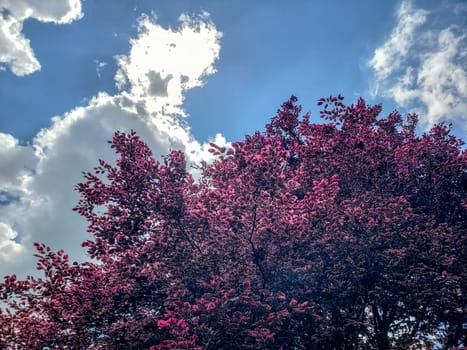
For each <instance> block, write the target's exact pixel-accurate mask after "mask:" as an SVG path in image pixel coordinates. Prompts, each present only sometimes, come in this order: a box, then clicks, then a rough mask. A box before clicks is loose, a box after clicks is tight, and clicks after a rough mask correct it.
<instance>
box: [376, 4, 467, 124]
mask: <svg viewBox="0 0 467 350" xmlns="http://www.w3.org/2000/svg"><path fill="white" fill-rule="evenodd" d="M452 13H453V15H452V16H457V17H464V16H465V15H466V14H467V10H466V8H465V7H460V6H456V7H455V11H454V9H452ZM433 17H435V14H434V13H433V12H428V11H426V10H423V9H417V8H415V7H414V6H413V4H412V2H410V1H407V0H406V1H403V2H402V3H401V4H400V6H399V9H398V11H397V23H396V26H395V28H394V29H393V31H392V33H391V35H390V36H389V37H388V39H387V40H386V42H384V43H383V45H381V46H380V47H378V48H377V49H376V50H375V51H374V55H373V57H372V58H371V59H370V60H369V65H370V67H371V68H372V69H373V71H374V74H375V82H374V86H373V90H372V92H373V96H376V95H381V96H384V97H389V98H392V99H394V100H395V102H396V103H398V104H399V105H400V106H402V107H404V108H407V109H409V110H411V111H415V112H418V113H419V115H420V121H421V123H422V126H423V127H424V128H429V127H431V126H432V125H433V124H435V123H437V122H440V121H452V122H455V123H459V124H460V126H462V127H463V128H464V129H465V130H467V113H466V111H467V66H466V64H465V62H466V59H467V36H466V34H465V32H464V31H463V30H462V29H463V28H462V27H461V26H459V25H457V24H456V23H452V24H449V25H447V26H444V27H442V28H440V27H435V26H432V25H431V22H430V20H431V19H432V18H433ZM453 19H454V20H455V17H453Z"/></svg>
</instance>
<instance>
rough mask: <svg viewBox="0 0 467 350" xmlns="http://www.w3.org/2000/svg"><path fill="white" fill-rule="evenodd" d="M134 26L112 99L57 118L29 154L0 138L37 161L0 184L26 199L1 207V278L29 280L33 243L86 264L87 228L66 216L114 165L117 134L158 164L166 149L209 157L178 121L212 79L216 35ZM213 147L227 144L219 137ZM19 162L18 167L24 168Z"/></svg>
mask: <svg viewBox="0 0 467 350" xmlns="http://www.w3.org/2000/svg"><path fill="white" fill-rule="evenodd" d="M138 24H139V35H138V37H137V38H135V39H133V40H132V41H131V49H130V53H129V54H128V56H120V57H118V63H119V65H120V67H119V70H118V73H117V75H116V81H117V82H118V83H119V84H120V85H119V86H120V91H119V92H118V93H117V94H116V95H108V94H106V93H103V92H102V93H99V94H98V95H97V96H95V97H94V98H92V99H91V100H90V101H89V102H88V104H87V105H85V106H81V107H76V108H74V109H73V110H71V111H70V112H68V113H66V114H65V115H64V116H60V117H54V118H53V119H52V125H51V127H49V128H47V129H43V130H42V131H41V132H39V133H38V134H37V135H36V137H35V138H34V140H33V144H32V147H26V148H25V149H26V151H25V149H23V148H21V147H22V146H19V145H18V143H17V141H15V139H14V138H13V137H11V136H10V135H4V134H3V135H0V142H2V140H4V141H3V142H5V143H7V144H8V145H9V146H8V147H9V149H11V151H14V152H20V153H21V152H23V151H25V152H26V153H27V152H29V153H27V154H30V153H31V152H32V151H34V161H30V160H29V158H26V159H28V161H29V163H28V164H34V167H33V171H30V172H29V173H27V172H25V171H24V170H23V168H22V167H20V166H19V165H18V166H17V167H16V168H14V169H11V171H10V172H11V173H10V172H9V173H8V174H6V175H5V179H3V178H0V188H2V186H5V184H7V183H8V181H10V180H11V179H12V178H13V179H14V180H15V181H16V183H17V187H20V188H21V189H22V191H23V192H21V193H27V195H22V196H20V197H19V199H17V200H14V201H11V202H9V203H7V204H6V205H3V206H1V205H0V222H2V223H3V224H2V225H3V226H2V227H3V228H4V230H3V231H2V232H4V233H3V234H1V233H0V247H1V244H6V246H7V247H8V249H9V250H8V252H9V253H8V254H9V255H8V257H9V261H8V263H4V264H1V265H0V275H5V274H8V273H12V272H15V273H18V274H20V275H24V274H25V273H32V272H33V271H32V269H31V268H33V267H34V266H35V264H34V260H33V258H32V257H31V256H32V254H33V252H32V251H31V247H32V243H33V242H35V241H39V242H44V243H47V244H50V245H52V246H53V247H54V248H56V249H59V248H64V249H65V250H67V251H68V252H70V253H71V257H72V258H74V259H78V260H80V259H83V258H84V257H85V255H84V250H82V249H81V248H80V243H81V242H82V241H84V240H86V239H89V237H88V236H87V234H86V223H85V221H84V220H83V219H81V218H80V217H79V216H78V215H77V214H76V213H74V212H72V211H71V208H73V207H74V206H75V205H76V203H77V200H78V194H77V193H76V192H75V191H74V190H73V188H74V186H75V185H76V184H77V183H78V182H81V181H82V180H83V178H82V173H81V172H82V171H83V170H92V168H93V167H94V166H96V165H97V161H98V159H99V158H101V159H105V160H108V161H112V160H113V159H115V155H114V154H113V151H112V150H110V148H109V146H108V144H107V141H108V140H109V139H111V137H112V135H113V133H114V132H115V131H116V130H122V131H129V130H130V129H134V130H135V131H136V132H137V133H138V134H139V135H140V136H141V137H142V139H143V140H144V141H146V142H147V143H148V144H149V145H150V147H151V149H152V150H153V151H154V153H155V154H156V156H158V155H161V154H167V153H168V152H169V150H170V149H182V150H184V151H185V152H186V153H187V156H188V160H189V161H199V160H201V159H208V157H209V156H210V153H209V152H207V148H208V147H207V146H206V144H201V143H200V142H198V141H197V140H195V139H194V138H193V136H192V134H191V132H190V128H189V127H188V126H187V125H186V123H185V122H184V121H183V120H182V119H181V118H180V117H179V116H180V115H184V114H185V113H184V111H183V105H182V104H183V100H184V94H185V92H186V90H188V89H191V88H193V87H197V86H202V84H203V80H202V79H203V77H205V76H206V75H208V74H212V73H213V72H215V69H214V67H213V64H214V62H215V61H216V59H217V58H218V57H219V51H220V43H219V39H220V36H221V33H220V32H218V31H217V29H216V28H215V26H214V25H213V24H212V23H211V22H210V21H209V19H208V18H207V17H206V16H202V17H198V18H191V17H186V16H185V17H181V25H180V28H178V29H170V28H169V29H164V28H162V27H161V26H159V25H158V24H156V23H154V22H152V21H151V20H150V19H149V18H148V17H143V18H141V19H140V20H139V23H138ZM191 50H192V51H191ZM188 52H190V55H188V54H187V53H188ZM215 141H216V142H218V143H220V144H223V143H224V144H225V139H224V138H223V137H222V136H221V135H217V136H216V139H215ZM21 154H22V153H21ZM23 157H26V156H23ZM18 158H20V157H19V156H18V157H16V159H17V160H18V164H25V163H26V161H25V160H21V161H20V159H18ZM2 169H3V168H2ZM21 174H23V175H21ZM14 175H16V176H14ZM7 180H8V181H7ZM18 184H19V185H18ZM7 190H8V188H6V190H5V191H7ZM0 204H1V201H0ZM5 225H7V226H5ZM13 228H14V229H13ZM16 233H18V235H19V237H16ZM12 237H16V241H17V242H13V241H12V240H11V238H12ZM2 242H3V243H2ZM5 242H6V243H5ZM18 242H19V245H18ZM14 244H16V245H14ZM13 248H14V249H13ZM0 249H1V248H0ZM5 249H6V248H5Z"/></svg>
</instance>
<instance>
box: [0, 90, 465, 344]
mask: <svg viewBox="0 0 467 350" xmlns="http://www.w3.org/2000/svg"><path fill="white" fill-rule="evenodd" d="M296 101H297V99H296V98H295V97H293V96H292V97H291V98H290V100H289V101H287V102H285V103H284V104H283V105H282V108H281V109H280V110H279V111H278V113H277V115H276V116H275V117H274V118H272V120H271V122H270V123H269V124H268V125H266V130H265V131H264V132H262V133H260V132H256V133H255V134H254V135H252V136H246V137H245V140H244V141H242V142H237V143H234V144H232V147H231V148H229V149H225V148H221V147H219V146H217V145H215V144H212V145H211V146H212V149H211V151H212V152H213V153H214V154H215V155H216V156H217V160H216V161H215V162H213V163H212V164H209V165H208V164H203V165H202V166H201V168H202V173H203V175H202V177H201V179H200V180H199V181H198V182H195V181H194V180H193V179H192V177H191V175H190V174H189V173H187V171H186V163H185V160H184V157H183V154H182V152H179V151H175V152H172V153H171V154H170V155H169V156H167V157H166V158H164V161H163V163H159V162H158V161H156V160H155V159H154V158H153V156H152V153H151V151H150V150H149V148H148V147H147V146H146V145H145V144H144V143H143V142H142V141H141V140H140V139H139V138H138V136H137V135H136V134H135V133H134V132H131V133H129V134H124V133H118V132H117V133H116V134H115V136H114V138H113V140H112V141H111V145H112V148H114V149H115V151H116V152H117V153H118V154H119V160H118V161H117V163H116V164H115V165H114V166H113V165H110V164H108V163H106V162H104V161H100V165H99V167H97V168H95V170H94V172H92V173H86V174H85V178H86V182H84V183H82V184H79V185H78V186H77V190H78V191H79V192H80V193H81V196H82V197H81V200H80V201H79V203H78V205H77V207H76V208H75V210H76V211H77V212H78V213H79V214H81V215H82V216H84V217H85V218H86V219H87V220H88V222H89V228H88V231H89V233H90V234H91V238H90V240H89V241H86V242H84V243H83V246H85V247H86V248H87V250H88V252H89V255H90V257H91V258H93V259H94V260H93V262H88V263H84V264H77V263H73V264H70V263H69V261H68V257H67V255H66V254H64V253H63V252H62V251H59V252H52V251H51V249H50V248H48V247H47V246H44V245H40V244H37V245H36V247H37V250H38V254H37V257H38V259H39V260H38V261H39V262H38V269H40V270H43V272H44V277H43V278H32V277H28V278H27V279H26V280H24V281H18V280H16V278H15V276H7V277H5V282H4V283H3V284H1V285H0V293H1V294H0V295H1V300H2V302H3V303H6V305H7V307H6V308H4V310H3V311H2V313H1V314H0V327H1V330H2V332H1V335H0V342H1V343H0V344H3V345H4V346H5V347H6V346H11V347H17V348H26V349H31V348H34V349H41V348H43V347H50V348H69V349H72V348H74V349H78V348H79V349H83V348H111V349H144V348H146V349H264V348H268V349H336V350H338V349H379V350H385V349H408V348H413V347H414V346H429V345H430V344H431V343H433V342H434V341H438V342H441V343H442V344H444V345H445V348H450V347H451V346H457V345H458V344H460V343H461V342H464V343H465V342H466V339H465V333H462V329H461V325H462V323H463V322H465V321H466V307H467V305H466V294H467V288H466V281H467V278H466V277H467V276H466V268H467V266H466V263H467V257H466V252H467V247H466V238H465V233H466V220H465V217H466V216H465V215H466V208H467V206H466V152H465V151H462V149H461V147H462V142H461V141H460V140H459V139H457V138H455V137H454V136H451V135H450V134H449V128H448V127H446V126H444V125H437V126H435V127H434V128H433V129H432V130H431V131H430V133H428V134H424V135H423V136H421V137H419V136H417V135H416V134H415V127H416V123H417V118H416V116H415V115H409V116H408V117H407V120H406V121H403V120H402V118H401V116H400V115H399V114H398V113H397V112H394V113H391V114H390V115H389V116H387V117H386V118H378V116H379V114H380V112H381V107H380V106H368V105H366V104H365V101H364V100H363V99H360V100H359V101H358V102H357V103H356V104H352V105H350V106H346V105H344V104H343V102H342V97H341V96H338V97H329V98H327V99H320V100H319V102H318V104H319V105H324V109H323V111H322V112H321V115H322V117H324V119H326V120H327V121H328V122H327V123H324V124H312V123H311V122H310V120H309V115H308V114H307V115H305V116H304V117H303V118H300V107H299V106H297V105H296Z"/></svg>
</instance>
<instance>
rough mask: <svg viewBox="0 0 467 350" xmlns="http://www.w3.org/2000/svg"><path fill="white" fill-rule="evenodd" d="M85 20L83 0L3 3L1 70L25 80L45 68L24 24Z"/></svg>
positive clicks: (8, 0)
mask: <svg viewBox="0 0 467 350" xmlns="http://www.w3.org/2000/svg"><path fill="white" fill-rule="evenodd" d="M82 16H83V14H82V12H81V0H63V1H37V0H3V1H1V3H0V64H3V65H0V68H3V69H5V67H4V65H6V66H8V67H9V68H10V69H11V71H12V72H13V74H16V75H19V76H23V75H27V74H31V73H34V72H35V71H37V70H39V69H40V68H41V65H40V63H39V61H38V60H37V59H36V57H35V56H34V51H33V50H32V48H31V45H30V44H29V40H28V39H27V38H26V37H25V36H24V35H23V33H22V30H23V22H24V21H25V20H26V19H28V18H34V19H36V20H38V21H40V22H50V23H55V24H67V23H70V22H72V21H74V20H77V19H80V18H81V17H82Z"/></svg>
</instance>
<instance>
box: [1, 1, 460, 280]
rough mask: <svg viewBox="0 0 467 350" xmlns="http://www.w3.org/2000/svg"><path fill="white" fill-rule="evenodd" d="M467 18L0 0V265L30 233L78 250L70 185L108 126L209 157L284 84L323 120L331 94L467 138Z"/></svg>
mask: <svg viewBox="0 0 467 350" xmlns="http://www.w3.org/2000/svg"><path fill="white" fill-rule="evenodd" d="M466 21H467V3H466V2H465V1H462V0H459V1H456V0H423V1H421V0H418V1H417V0H412V1H409V0H402V1H389V0H385V1H373V0H357V1H337V0H317V1H306V0H294V1H289V2H285V1H266V0H258V1H247V0H240V1H220V0H198V1H195V0H174V1H155V0H119V1H115V0H42V1H37V0H0V106H1V107H0V276H3V275H7V274H17V275H19V276H21V277H24V276H25V275H27V274H34V273H35V272H34V268H35V258H34V257H33V256H32V255H33V254H34V249H33V243H34V242H43V243H46V244H48V245H50V246H51V247H52V248H54V249H65V251H67V252H68V253H69V254H70V256H71V258H72V259H75V260H78V261H82V260H84V259H86V253H85V250H84V249H83V248H81V242H83V241H84V240H87V239H89V238H90V237H89V236H88V234H87V233H86V222H85V221H84V220H83V219H82V218H80V217H79V216H78V214H76V213H75V212H73V211H72V210H71V209H72V208H73V207H74V206H75V205H76V203H77V201H78V199H79V196H78V194H77V193H76V192H75V191H74V186H75V185H76V184H77V183H79V182H81V181H82V180H83V177H82V171H88V170H92V168H93V167H94V166H96V165H97V163H98V159H105V160H107V161H110V162H112V161H113V160H115V155H114V154H113V153H112V151H111V150H110V149H109V147H108V144H107V141H108V140H109V139H111V137H112V135H113V133H114V132H115V131H116V130H120V131H129V130H131V129H133V130H135V131H136V132H137V133H138V134H139V135H140V137H141V138H142V139H143V140H144V141H145V142H146V143H148V144H149V146H150V147H151V148H152V150H153V152H154V154H155V155H156V156H157V157H160V156H161V155H164V154H167V153H168V152H169V151H170V150H171V149H182V150H184V151H185V152H186V155H187V158H188V160H189V161H190V162H194V163H196V162H199V161H201V160H207V161H209V160H210V159H211V158H210V157H211V155H210V153H209V152H208V151H207V150H208V148H209V146H208V143H209V142H212V141H214V142H216V143H218V144H220V145H224V144H228V143H229V142H233V141H239V140H242V139H243V137H244V136H245V134H252V133H253V132H254V131H255V130H263V129H264V125H265V124H266V123H267V122H268V121H269V120H270V118H271V117H273V116H274V114H275V112H276V110H277V109H278V108H279V106H280V104H281V103H282V102H284V101H285V100H287V99H288V98H289V97H290V96H291V95H292V94H293V95H296V96H297V97H298V99H299V103H300V104H301V105H302V106H303V112H306V111H310V112H311V114H312V120H313V121H315V122H320V120H319V118H318V115H319V113H318V111H319V110H318V109H317V107H316V101H317V99H319V98H320V97H323V96H329V95H337V94H339V93H340V94H342V95H344V96H345V98H346V100H345V101H346V102H347V103H351V102H354V101H356V100H357V99H358V98H359V97H364V98H365V99H366V101H367V103H369V104H379V103H382V105H383V114H388V113H390V112H391V111H393V110H394V109H397V110H399V111H400V112H401V113H402V114H403V115H404V114H406V113H410V112H416V113H418V114H419V117H420V126H419V129H418V132H419V133H422V132H424V131H427V130H429V128H430V127H431V126H432V125H433V124H434V123H437V122H445V123H452V125H453V129H452V132H453V133H454V134H455V135H457V136H459V137H461V138H463V139H464V140H465V139H466V137H465V136H466V135H467V30H466V28H467V23H466ZM195 175H196V174H195Z"/></svg>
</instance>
